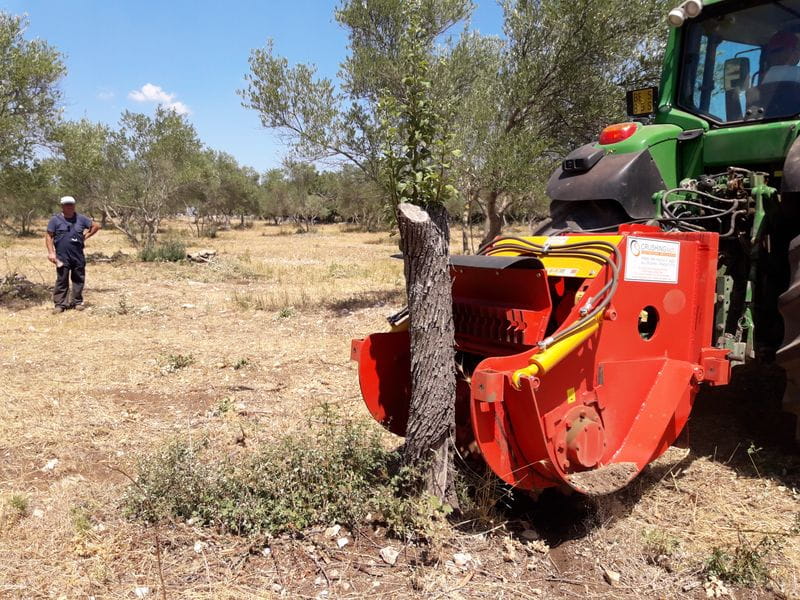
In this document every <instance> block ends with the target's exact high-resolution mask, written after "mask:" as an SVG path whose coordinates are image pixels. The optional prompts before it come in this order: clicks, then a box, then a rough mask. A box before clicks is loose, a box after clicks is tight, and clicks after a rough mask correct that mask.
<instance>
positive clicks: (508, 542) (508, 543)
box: [503, 538, 519, 563]
mask: <svg viewBox="0 0 800 600" xmlns="http://www.w3.org/2000/svg"><path fill="white" fill-rule="evenodd" d="M503 560H504V561H506V562H512V563H513V562H517V560H519V555H518V554H517V549H516V548H515V547H514V541H513V540H512V539H511V538H505V539H503Z"/></svg>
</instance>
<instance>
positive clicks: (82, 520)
mask: <svg viewBox="0 0 800 600" xmlns="http://www.w3.org/2000/svg"><path fill="white" fill-rule="evenodd" d="M69 517H70V521H72V527H73V529H75V533H77V534H78V535H83V534H85V533H87V532H88V531H89V530H90V529H91V528H92V520H91V516H90V514H89V510H88V509H87V508H86V507H85V506H83V505H79V506H73V507H72V508H70V509H69Z"/></svg>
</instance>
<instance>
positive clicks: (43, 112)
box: [0, 11, 65, 168]
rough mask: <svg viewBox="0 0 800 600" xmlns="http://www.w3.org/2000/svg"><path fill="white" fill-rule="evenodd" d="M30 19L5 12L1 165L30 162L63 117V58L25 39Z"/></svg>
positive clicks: (0, 44)
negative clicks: (60, 113) (59, 82)
mask: <svg viewBox="0 0 800 600" xmlns="http://www.w3.org/2000/svg"><path fill="white" fill-rule="evenodd" d="M27 26H28V19H27V17H24V16H16V15H11V14H9V13H7V12H5V11H0V168H6V167H7V166H9V165H20V164H27V163H29V162H31V161H32V159H33V157H34V156H35V153H36V150H37V148H42V147H44V146H45V145H46V144H47V143H48V142H49V141H50V139H51V135H52V130H53V128H54V127H55V125H56V124H57V123H58V121H59V104H60V102H61V90H60V89H59V87H58V81H59V80H60V79H61V78H62V77H63V76H64V73H65V68H64V63H63V57H62V56H61V54H60V53H59V52H57V51H56V50H55V49H54V48H53V47H52V46H50V45H49V44H47V42H45V41H44V40H41V39H33V40H28V39H25V30H26V29H27Z"/></svg>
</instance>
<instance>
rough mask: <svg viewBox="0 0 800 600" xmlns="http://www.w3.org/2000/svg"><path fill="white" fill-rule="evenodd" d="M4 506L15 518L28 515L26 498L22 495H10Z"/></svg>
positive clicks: (28, 506)
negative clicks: (6, 506)
mask: <svg viewBox="0 0 800 600" xmlns="http://www.w3.org/2000/svg"><path fill="white" fill-rule="evenodd" d="M6 504H7V505H8V507H9V508H10V509H11V511H12V512H13V513H14V514H15V515H16V517H17V518H21V517H24V516H26V515H27V514H28V509H29V508H30V503H29V501H28V497H27V496H25V495H24V494H12V495H11V496H9V498H8V499H7V500H6Z"/></svg>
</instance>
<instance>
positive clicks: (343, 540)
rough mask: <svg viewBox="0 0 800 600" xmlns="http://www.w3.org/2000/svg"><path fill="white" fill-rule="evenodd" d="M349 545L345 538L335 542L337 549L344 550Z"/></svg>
mask: <svg viewBox="0 0 800 600" xmlns="http://www.w3.org/2000/svg"><path fill="white" fill-rule="evenodd" d="M349 543H350V540H349V539H347V538H346V537H340V538H339V539H338V540H336V545H337V546H339V548H344V547H345V546H347V544H349Z"/></svg>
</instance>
